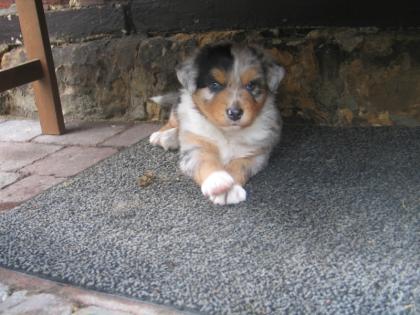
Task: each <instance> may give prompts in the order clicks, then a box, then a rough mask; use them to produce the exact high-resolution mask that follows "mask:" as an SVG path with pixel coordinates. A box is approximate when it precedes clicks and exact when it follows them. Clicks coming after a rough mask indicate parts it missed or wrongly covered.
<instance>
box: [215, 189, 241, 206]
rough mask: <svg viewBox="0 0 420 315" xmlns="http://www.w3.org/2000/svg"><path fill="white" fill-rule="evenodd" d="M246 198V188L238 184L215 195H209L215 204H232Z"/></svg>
mask: <svg viewBox="0 0 420 315" xmlns="http://www.w3.org/2000/svg"><path fill="white" fill-rule="evenodd" d="M245 199H246V190H245V189H243V188H242V186H240V185H234V186H233V187H232V188H231V189H230V190H229V191H228V192H225V193H223V194H220V195H217V196H210V200H211V201H213V203H214V204H216V205H232V204H236V203H240V202H242V201H244V200H245Z"/></svg>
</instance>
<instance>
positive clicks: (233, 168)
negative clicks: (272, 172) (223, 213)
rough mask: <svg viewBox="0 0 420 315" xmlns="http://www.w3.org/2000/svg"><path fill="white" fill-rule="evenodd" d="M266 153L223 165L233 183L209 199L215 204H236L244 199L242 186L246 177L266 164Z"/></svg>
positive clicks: (244, 194) (244, 193)
mask: <svg viewBox="0 0 420 315" xmlns="http://www.w3.org/2000/svg"><path fill="white" fill-rule="evenodd" d="M267 159H268V154H263V155H258V156H253V157H246V158H240V159H235V160H232V161H230V162H229V164H227V165H226V166H225V169H226V171H227V172H228V173H229V174H230V175H231V176H232V177H233V178H234V180H235V184H234V185H233V186H232V187H231V189H230V190H228V191H226V192H224V193H222V194H219V195H217V196H212V197H211V198H210V199H211V200H212V201H213V202H214V203H215V204H220V205H225V204H236V203H239V202H242V201H244V200H245V199H246V191H245V189H244V188H243V186H244V185H245V183H246V182H247V181H248V179H249V178H250V177H251V176H253V175H255V174H256V173H257V172H259V171H260V170H261V169H262V168H263V167H264V166H265V164H266V162H267Z"/></svg>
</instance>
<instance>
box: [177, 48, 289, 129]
mask: <svg viewBox="0 0 420 315" xmlns="http://www.w3.org/2000/svg"><path fill="white" fill-rule="evenodd" d="M184 65H185V66H184V67H183V68H182V67H181V69H179V70H178V78H180V79H182V81H181V80H180V81H181V83H182V84H183V85H184V87H186V88H187V90H188V91H189V92H190V93H191V94H192V98H193V101H194V104H195V105H196V107H197V109H198V110H199V111H200V112H201V113H202V114H203V115H204V116H205V117H206V118H207V119H208V120H209V121H210V122H211V123H213V124H214V125H216V126H218V127H221V128H232V127H236V128H241V127H247V126H250V125H251V124H252V123H253V122H254V120H255V118H256V117H257V116H258V115H259V113H260V111H261V109H262V107H263V106H264V104H265V102H266V99H267V96H268V95H269V94H274V93H275V92H276V90H277V87H278V84H279V83H280V81H281V79H282V78H283V76H284V69H283V68H282V67H280V66H278V65H276V64H275V63H274V62H272V61H271V60H270V59H269V58H267V57H266V56H265V55H264V54H263V53H262V52H260V51H258V50H256V49H251V48H242V47H241V48H240V47H235V46H232V45H229V44H225V45H218V46H209V47H206V48H204V49H203V50H202V51H200V52H199V53H198V54H197V55H196V56H195V57H193V58H192V59H191V60H190V61H188V62H186V63H184ZM188 74H189V75H191V76H192V77H188ZM233 111H236V113H237V115H235V116H232V112H233Z"/></svg>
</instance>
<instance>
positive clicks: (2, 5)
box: [0, 0, 15, 9]
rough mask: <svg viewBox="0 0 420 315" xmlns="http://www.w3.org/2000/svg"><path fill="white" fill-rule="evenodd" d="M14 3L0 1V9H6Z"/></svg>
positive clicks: (8, 0) (6, 0) (9, 0)
mask: <svg viewBox="0 0 420 315" xmlns="http://www.w3.org/2000/svg"><path fill="white" fill-rule="evenodd" d="M14 2H15V1H14V0H0V9H7V8H8V7H10V6H11V5H12V4H13V3H14Z"/></svg>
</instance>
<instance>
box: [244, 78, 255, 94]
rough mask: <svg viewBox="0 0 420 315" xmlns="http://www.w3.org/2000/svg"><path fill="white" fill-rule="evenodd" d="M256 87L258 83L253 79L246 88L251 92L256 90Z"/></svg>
mask: <svg viewBox="0 0 420 315" xmlns="http://www.w3.org/2000/svg"><path fill="white" fill-rule="evenodd" d="M255 87H256V84H255V82H253V81H251V82H249V83H248V84H247V85H245V89H246V90H247V91H249V92H252V91H254V89H255Z"/></svg>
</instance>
